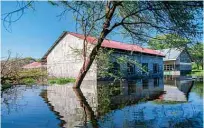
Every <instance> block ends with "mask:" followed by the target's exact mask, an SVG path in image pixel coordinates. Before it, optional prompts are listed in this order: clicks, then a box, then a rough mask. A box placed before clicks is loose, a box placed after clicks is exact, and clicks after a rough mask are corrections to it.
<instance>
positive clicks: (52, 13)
mask: <svg viewBox="0 0 204 128" xmlns="http://www.w3.org/2000/svg"><path fill="white" fill-rule="evenodd" d="M1 7H2V8H1V9H2V10H1V13H2V14H4V13H6V12H10V11H12V10H15V9H16V2H2V3H1ZM34 7H35V10H32V9H29V10H26V11H25V14H24V15H23V16H22V17H21V18H20V20H18V21H17V22H15V23H12V24H11V27H10V28H11V30H12V31H11V32H9V31H7V30H6V29H5V27H4V26H3V22H2V23H1V37H2V39H1V57H5V56H7V55H8V50H10V51H11V53H12V55H13V56H15V55H16V53H17V54H19V55H20V56H22V57H34V58H41V57H42V56H43V55H44V54H45V52H46V51H47V50H48V49H49V48H50V46H51V45H52V44H53V43H54V42H55V40H57V38H58V37H59V35H60V34H61V33H62V32H63V31H66V30H67V31H72V32H75V27H74V26H75V25H74V24H75V22H74V21H73V18H72V15H71V14H70V15H69V16H68V17H66V18H63V19H61V20H60V18H59V17H57V15H59V14H60V12H61V11H62V9H61V8H58V7H54V6H52V5H50V4H49V3H47V2H35V5H34Z"/></svg>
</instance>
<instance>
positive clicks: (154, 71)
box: [153, 63, 159, 73]
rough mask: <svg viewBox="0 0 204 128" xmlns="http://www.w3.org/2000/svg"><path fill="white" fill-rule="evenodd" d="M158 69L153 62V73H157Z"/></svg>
mask: <svg viewBox="0 0 204 128" xmlns="http://www.w3.org/2000/svg"><path fill="white" fill-rule="evenodd" d="M158 71H159V65H158V64H156V63H154V64H153V73H158Z"/></svg>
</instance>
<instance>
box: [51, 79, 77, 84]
mask: <svg viewBox="0 0 204 128" xmlns="http://www.w3.org/2000/svg"><path fill="white" fill-rule="evenodd" d="M73 82H75V79H74V78H53V79H49V80H48V83H49V84H60V85H62V84H67V83H73Z"/></svg>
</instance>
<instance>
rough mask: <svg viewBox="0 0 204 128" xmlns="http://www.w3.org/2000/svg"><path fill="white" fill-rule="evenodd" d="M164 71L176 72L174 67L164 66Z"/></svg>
mask: <svg viewBox="0 0 204 128" xmlns="http://www.w3.org/2000/svg"><path fill="white" fill-rule="evenodd" d="M164 70H166V71H172V70H174V66H173V65H164Z"/></svg>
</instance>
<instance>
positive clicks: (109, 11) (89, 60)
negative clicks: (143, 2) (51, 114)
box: [73, 4, 117, 88]
mask: <svg viewBox="0 0 204 128" xmlns="http://www.w3.org/2000/svg"><path fill="white" fill-rule="evenodd" d="M116 6H117V5H116V4H113V6H112V7H110V5H109V4H107V5H106V20H105V22H104V25H103V30H102V31H101V34H100V37H99V38H98V41H97V44H96V45H95V46H94V48H93V49H92V51H91V53H90V55H89V57H88V58H87V59H86V61H85V62H84V63H85V64H83V66H82V68H81V69H80V72H79V75H78V77H77V79H76V82H75V85H74V86H73V88H80V86H81V83H82V81H83V79H84V77H85V76H86V73H87V72H88V70H89V69H90V67H91V65H92V63H93V61H94V59H95V57H96V55H97V53H98V51H99V49H100V48H101V44H102V43H103V40H104V38H105V37H106V36H107V35H108V33H109V32H110V31H109V30H108V28H109V26H110V21H111V19H112V16H113V14H114V12H115V9H116Z"/></svg>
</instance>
